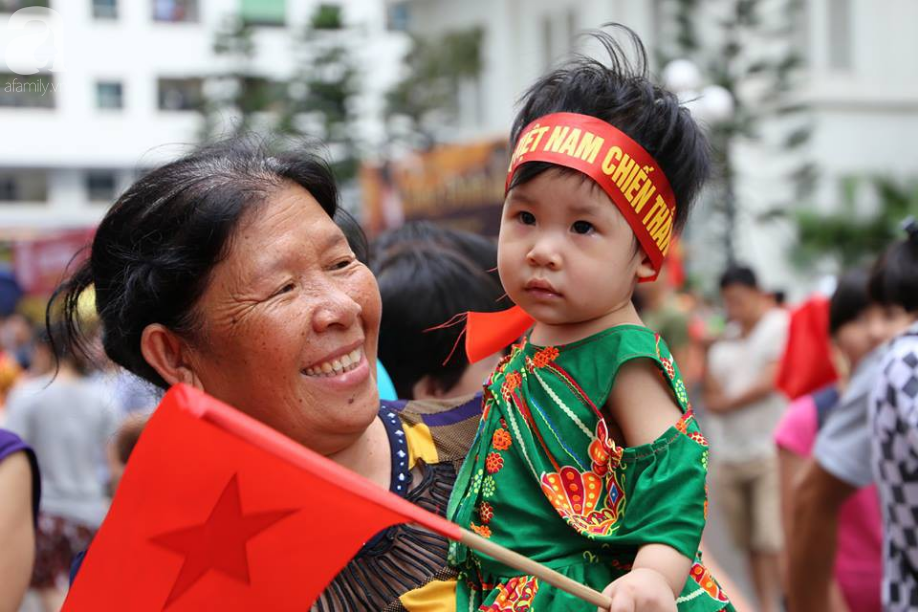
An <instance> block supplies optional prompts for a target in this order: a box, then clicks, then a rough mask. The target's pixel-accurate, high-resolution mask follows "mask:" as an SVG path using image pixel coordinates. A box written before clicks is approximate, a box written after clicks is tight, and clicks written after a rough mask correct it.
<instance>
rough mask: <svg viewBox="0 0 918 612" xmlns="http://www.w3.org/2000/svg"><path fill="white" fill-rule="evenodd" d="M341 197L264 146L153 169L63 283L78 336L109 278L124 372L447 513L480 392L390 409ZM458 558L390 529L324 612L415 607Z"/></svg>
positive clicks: (333, 589)
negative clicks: (220, 407) (180, 391)
mask: <svg viewBox="0 0 918 612" xmlns="http://www.w3.org/2000/svg"><path fill="white" fill-rule="evenodd" d="M337 197H338V194H337V188H336V185H335V182H334V179H333V177H332V175H331V173H330V171H329V169H328V167H327V166H326V165H325V164H324V163H323V162H321V161H320V160H319V159H317V158H316V157H314V156H313V155H311V154H309V153H307V152H292V153H287V154H281V155H276V156H272V155H270V154H268V153H267V152H266V151H265V150H264V149H263V148H261V147H258V146H255V145H253V144H252V143H250V142H248V141H246V140H238V139H234V140H229V141H226V142H224V143H220V144H217V145H212V146H209V147H207V148H204V149H202V150H200V151H198V152H195V153H193V154H191V155H189V156H187V157H185V158H183V159H180V160H178V161H176V162H173V163H171V164H168V165H166V166H164V167H162V168H159V169H157V170H154V171H152V172H151V173H149V174H147V175H146V176H144V177H143V178H141V179H140V180H138V181H137V182H136V183H135V184H134V185H133V186H131V187H130V188H129V189H128V190H127V191H126V192H125V193H124V195H122V196H121V198H119V200H118V201H117V202H116V203H115V204H114V206H113V207H112V208H111V210H110V211H109V212H108V214H107V215H106V216H105V218H104V219H103V220H102V222H101V224H100V225H99V228H98V230H97V232H96V236H95V238H94V240H93V244H92V251H91V254H90V257H89V259H88V260H87V261H86V263H85V264H84V265H83V266H82V267H81V268H80V269H79V270H77V271H76V273H75V274H74V276H73V278H72V279H71V280H70V281H69V282H68V284H67V285H66V286H65V287H63V288H62V292H61V294H60V296H61V299H62V301H63V305H64V317H65V320H66V322H67V324H68V328H69V330H70V338H69V339H70V342H71V343H73V344H77V345H79V344H81V343H82V340H81V338H82V335H81V333H80V329H79V321H78V317H77V314H76V313H77V303H78V299H79V296H80V294H81V293H82V292H83V291H84V290H85V289H86V288H87V287H89V286H90V285H94V287H95V292H96V308H97V310H98V312H99V317H100V320H101V322H102V328H103V346H104V348H105V352H106V354H107V355H108V356H109V357H110V358H111V359H112V360H113V361H115V362H116V363H118V364H119V365H121V366H123V367H125V368H127V369H128V370H130V371H131V372H133V373H134V374H136V375H138V376H140V377H142V378H144V379H146V380H147V381H149V382H151V383H153V384H154V385H157V386H159V387H162V388H166V387H168V386H171V385H173V384H176V383H179V382H182V383H186V384H189V385H192V386H195V387H197V388H199V389H202V390H204V391H206V392H207V393H209V394H210V395H213V396H215V397H217V398H218V399H220V400H222V401H224V402H227V403H228V404H230V405H232V406H235V407H236V408H238V409H239V410H241V411H243V412H245V413H247V414H248V415H250V416H252V417H254V418H256V419H258V420H260V421H262V422H264V423H266V424H267V425H270V426H271V427H273V428H274V429H276V430H278V431H280V432H281V433H283V434H285V435H286V436H288V437H290V438H292V439H293V440H295V441H297V442H299V443H301V444H303V445H304V446H306V447H308V448H310V449H312V450H314V451H316V452H319V453H322V454H323V455H325V456H327V457H328V458H330V459H332V460H333V461H335V462H337V463H338V464H340V465H342V466H344V467H346V468H349V469H351V470H353V471H355V472H357V473H359V474H362V475H363V476H365V477H367V478H369V479H370V480H372V481H373V482H375V483H376V484H378V485H379V486H382V487H386V488H389V489H390V490H392V491H394V492H396V493H398V494H401V495H404V496H406V497H407V498H408V499H409V500H411V501H413V502H415V503H418V504H419V505H421V506H425V507H427V508H428V509H431V510H435V511H438V512H441V513H442V512H443V511H444V509H445V505H446V500H447V498H448V496H449V493H450V491H451V489H452V484H453V480H454V479H455V473H456V464H457V463H458V462H460V461H461V460H462V459H463V458H464V456H465V453H466V452H467V450H468V446H469V444H470V443H471V437H472V436H473V435H474V431H475V428H476V426H477V419H478V414H479V412H480V402H478V401H469V402H466V403H463V402H453V403H452V404H451V405H447V404H432V403H426V404H420V405H417V406H415V405H411V404H409V405H407V406H405V405H403V404H399V403H386V404H383V405H381V404H380V401H379V396H378V393H377V390H376V380H375V378H376V343H377V337H378V334H379V324H380V297H379V290H378V288H377V285H376V281H375V279H374V278H373V275H372V274H371V273H370V271H369V269H368V268H367V267H366V266H365V265H364V264H363V263H362V262H361V260H360V258H359V257H358V253H362V252H364V251H365V249H364V248H363V247H364V245H363V241H362V236H361V235H360V234H359V232H358V231H357V230H356V228H355V224H354V222H353V220H351V219H350V218H349V217H348V216H347V215H346V214H344V212H343V211H340V210H339V208H338V203H337ZM335 219H338V221H339V222H340V224H341V225H343V226H344V229H345V230H346V232H347V234H348V235H350V236H351V237H352V240H351V243H350V244H349V242H348V240H347V238H346V236H345V232H343V231H342V228H341V227H339V225H338V224H336V223H335ZM409 424H410V425H413V426H412V427H407V426H406V425H409ZM421 425H423V426H421ZM445 555H446V543H445V541H443V540H442V539H441V538H439V537H436V536H433V535H431V534H429V533H427V532H426V531H421V530H419V529H416V528H414V527H410V526H398V527H395V528H393V529H390V530H388V531H387V532H385V533H384V534H381V535H379V536H377V537H376V538H374V540H373V541H371V542H370V543H368V544H367V545H366V546H365V547H364V549H363V550H362V551H361V553H360V554H359V555H358V556H357V557H356V558H355V559H354V560H353V561H352V562H351V563H350V564H349V565H348V566H347V567H346V568H345V570H344V571H342V573H341V574H340V575H339V576H338V577H337V578H336V579H335V581H334V582H333V583H332V584H331V585H330V586H329V587H328V589H327V590H326V592H325V593H324V594H323V596H322V598H321V599H320V600H319V601H318V602H317V603H316V605H315V608H314V609H316V610H383V609H387V607H388V609H393V610H398V609H405V607H403V603H402V601H400V600H399V599H398V597H399V596H400V595H402V594H403V593H405V592H407V591H410V590H411V589H413V588H415V587H418V586H421V585H424V584H427V583H430V582H431V581H433V584H432V586H431V588H433V587H435V586H436V585H437V584H438V582H437V581H436V580H435V579H436V578H440V577H443V576H445V573H444V572H445V569H444V568H445ZM405 601H407V602H408V603H407V604H405V606H406V607H407V609H410V597H408V599H406V600H405Z"/></svg>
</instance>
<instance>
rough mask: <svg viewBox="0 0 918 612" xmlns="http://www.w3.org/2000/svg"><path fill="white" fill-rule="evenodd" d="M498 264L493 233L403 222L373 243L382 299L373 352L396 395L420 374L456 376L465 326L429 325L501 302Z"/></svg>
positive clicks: (410, 392) (408, 393) (443, 380)
mask: <svg viewBox="0 0 918 612" xmlns="http://www.w3.org/2000/svg"><path fill="white" fill-rule="evenodd" d="M496 266H497V246H496V245H495V244H494V243H493V242H492V241H490V240H488V239H486V238H482V237H481V236H475V235H473V234H468V233H466V232H458V231H454V230H449V229H443V228H439V227H436V226H434V225H432V224H429V223H420V224H409V225H406V226H403V227H402V228H400V229H398V230H395V231H393V232H389V233H387V234H383V235H382V236H380V240H379V241H378V242H377V243H375V244H374V260H373V266H372V267H373V271H374V273H375V274H376V278H377V281H378V282H379V292H380V295H381V296H382V304H383V315H382V325H381V328H380V334H379V359H380V361H381V362H382V363H383V365H385V367H386V370H387V371H388V372H389V375H390V376H391V377H392V382H393V384H394V385H395V390H396V392H397V393H398V396H399V397H403V398H407V399H411V398H413V397H414V386H415V384H416V383H417V382H418V381H419V380H421V379H422V378H424V377H425V376H429V377H431V378H432V379H433V380H434V381H435V383H436V385H437V387H438V388H439V389H441V390H442V391H444V392H446V391H449V390H450V389H452V388H453V387H455V386H456V384H457V383H458V382H459V379H460V378H461V377H462V375H463V374H464V373H465V370H466V369H467V368H468V365H469V362H468V360H467V359H466V357H465V355H464V353H463V351H462V350H461V347H459V348H458V349H456V345H457V341H458V340H459V336H460V334H461V333H462V329H463V327H464V326H463V325H461V324H457V325H455V326H450V327H445V328H442V329H433V328H435V327H437V326H441V325H443V324H444V323H447V322H449V321H450V319H453V318H454V317H455V316H456V315H459V314H461V313H464V312H467V311H470V310H474V311H479V312H491V311H495V310H500V309H502V308H505V307H506V305H505V304H501V303H500V298H501V297H502V296H503V294H504V292H503V288H502V287H501V285H500V281H499V280H498V279H497V277H496V276H494V275H493V273H492V272H491V271H492V270H493V269H494V268H496ZM418 296H423V299H418ZM460 323H461V322H460Z"/></svg>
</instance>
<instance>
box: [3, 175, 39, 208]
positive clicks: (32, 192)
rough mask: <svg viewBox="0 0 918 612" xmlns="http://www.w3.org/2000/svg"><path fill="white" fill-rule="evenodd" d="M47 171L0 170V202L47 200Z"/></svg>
mask: <svg viewBox="0 0 918 612" xmlns="http://www.w3.org/2000/svg"><path fill="white" fill-rule="evenodd" d="M47 201H48V173H47V172H45V171H44V170H3V171H0V202H47Z"/></svg>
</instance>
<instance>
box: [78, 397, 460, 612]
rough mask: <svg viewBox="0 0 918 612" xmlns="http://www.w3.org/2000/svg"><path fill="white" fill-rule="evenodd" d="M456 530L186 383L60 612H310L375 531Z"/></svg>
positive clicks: (150, 434) (159, 418) (142, 447)
mask: <svg viewBox="0 0 918 612" xmlns="http://www.w3.org/2000/svg"><path fill="white" fill-rule="evenodd" d="M402 522H414V523H418V524H421V525H424V526H426V527H428V528H430V529H432V530H434V531H437V532H439V533H442V534H444V535H446V536H447V537H450V538H452V539H458V538H459V537H460V535H461V531H460V529H459V527H458V526H456V525H454V524H452V523H450V522H448V521H446V520H445V519H443V518H442V517H439V516H436V515H434V514H431V513H429V512H426V511H424V510H422V509H421V508H419V507H417V506H415V505H413V504H411V503H409V502H407V501H405V500H404V499H402V498H400V497H398V496H397V495H394V494H392V493H390V492H388V491H385V490H383V489H382V488H381V487H379V486H377V485H375V484H373V483H371V482H370V481H368V480H366V479H364V478H362V477H360V476H358V475H357V474H354V473H353V472H350V471H348V470H346V469H344V468H342V467H341V466H339V465H337V464H335V463H334V462H332V461H331V460H329V459H326V458H325V457H322V456H320V455H318V454H316V453H314V452H312V451H310V450H309V449H307V448H305V447H303V446H301V445H299V444H297V443H296V442H294V441H292V440H290V439H289V438H286V437H285V436H283V435H282V434H280V433H278V432H276V431H274V430H273V429H271V428H269V427H268V426H266V425H264V424H262V423H260V422H258V421H256V420H254V419H252V418H251V417H248V416H247V415H245V414H243V413H241V412H239V411H237V410H234V409H233V408H230V407H229V406H226V405H225V404H222V403H221V402H219V401H218V400H216V399H214V398H212V397H210V396H208V395H206V394H204V393H202V392H200V391H197V390H195V389H193V388H191V387H188V386H185V385H176V386H175V387H173V388H172V389H171V390H170V391H169V392H168V393H167V394H166V396H165V397H164V399H163V401H162V403H161V404H160V406H159V408H157V410H156V412H155V413H154V415H153V416H152V417H151V419H150V421H149V423H148V424H147V426H146V428H145V430H144V433H143V435H142V436H141V438H140V441H139V442H138V444H137V446H136V448H135V449H134V451H133V453H132V455H131V460H130V463H129V465H128V467H127V470H126V471H125V474H124V477H123V478H122V480H121V483H120V485H119V487H118V491H117V494H116V495H115V499H114V501H113V503H112V507H111V509H110V511H109V513H108V516H107V517H106V519H105V522H104V523H103V524H102V527H101V528H100V530H99V532H98V533H97V534H96V537H95V539H94V541H93V543H92V545H91V546H90V548H89V551H88V553H87V555H86V559H85V561H84V563H83V565H82V567H81V569H80V572H79V575H78V576H77V579H76V581H75V582H74V585H73V587H72V589H71V591H70V594H69V595H68V597H67V601H66V603H65V605H64V610H65V612H82V611H84V610H85V611H90V610H91V611H92V612H106V611H109V610H111V611H114V610H118V611H122V610H131V611H134V612H144V611H146V610H157V611H159V610H168V611H170V612H172V611H174V612H183V611H192V610H194V611H200V610H220V611H234V610H240V611H242V610H306V609H309V606H310V605H311V604H312V603H313V602H314V601H315V599H316V598H317V597H318V596H319V594H320V593H321V592H322V590H323V589H324V588H325V587H326V586H327V585H328V583H329V582H331V580H332V579H333V578H334V577H335V575H336V574H337V573H338V572H339V571H340V570H341V569H342V568H343V567H344V565H345V564H346V563H347V562H348V561H349V560H350V559H351V558H352V557H353V556H354V555H355V554H356V553H357V552H358V551H359V549H360V547H361V546H362V545H363V544H364V543H365V542H366V541H367V540H369V539H370V538H371V537H372V536H373V535H374V534H376V533H378V532H379V531H381V530H383V529H385V528H387V527H389V526H391V525H394V524H396V523H402Z"/></svg>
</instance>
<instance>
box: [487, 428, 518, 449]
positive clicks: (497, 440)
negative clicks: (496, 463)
mask: <svg viewBox="0 0 918 612" xmlns="http://www.w3.org/2000/svg"><path fill="white" fill-rule="evenodd" d="M511 444H513V438H512V437H511V436H510V432H509V431H507V430H506V429H503V428H501V429H498V430H497V431H495V432H494V436H493V437H492V438H491V446H493V447H494V450H496V451H503V450H507V449H508V448H510V445H511Z"/></svg>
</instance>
